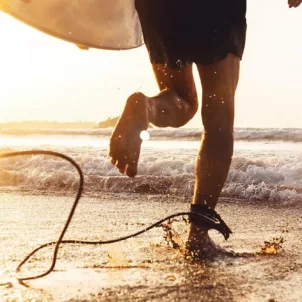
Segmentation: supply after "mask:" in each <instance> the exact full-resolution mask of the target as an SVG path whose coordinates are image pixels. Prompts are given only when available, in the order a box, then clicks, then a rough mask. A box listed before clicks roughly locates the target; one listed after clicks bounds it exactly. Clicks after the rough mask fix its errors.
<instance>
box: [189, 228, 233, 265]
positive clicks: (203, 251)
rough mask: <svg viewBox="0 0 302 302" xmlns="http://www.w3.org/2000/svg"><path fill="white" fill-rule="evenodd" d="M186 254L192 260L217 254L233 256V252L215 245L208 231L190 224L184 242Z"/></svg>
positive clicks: (213, 256) (211, 257) (210, 257)
mask: <svg viewBox="0 0 302 302" xmlns="http://www.w3.org/2000/svg"><path fill="white" fill-rule="evenodd" d="M186 256H187V258H189V259H192V260H209V259H213V258H216V257H218V256H234V253H233V252H232V251H230V252H228V251H226V250H224V249H223V248H221V247H220V246H218V245H216V244H215V243H214V242H213V240H212V239H211V238H210V237H209V235H208V231H204V230H201V229H200V228H198V227H197V226H195V225H193V224H192V225H191V228H190V233H189V237H188V241H187V244H186Z"/></svg>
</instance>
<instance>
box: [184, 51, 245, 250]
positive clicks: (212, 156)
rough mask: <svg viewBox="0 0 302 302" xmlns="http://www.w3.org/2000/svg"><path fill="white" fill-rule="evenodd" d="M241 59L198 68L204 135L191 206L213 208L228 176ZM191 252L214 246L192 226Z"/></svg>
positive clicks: (233, 58) (228, 58)
mask: <svg viewBox="0 0 302 302" xmlns="http://www.w3.org/2000/svg"><path fill="white" fill-rule="evenodd" d="M239 65H240V59H239V58H237V57H235V56H234V55H231V54H229V55H228V56H227V57H226V58H225V59H224V60H222V61H220V62H218V63H216V64H213V65H200V66H198V71H199V74H200V78H201V83H202V88H203V93H202V121H203V125H204V136H203V140H202V144H201V147H200V150H199V153H198V158H197V163H196V179H195V191H194V197H193V203H195V204H206V205H208V206H209V207H210V208H212V209H214V208H215V206H216V204H217V200H218V197H219V195H220V193H221V190H222V187H223V185H224V183H225V180H226V178H227V175H228V171H229V167H230V164H231V160H232V155H233V144H234V139H233V125H234V96H235V91H236V88H237V83H238V78H239ZM188 245H189V246H190V247H191V249H194V250H199V251H201V252H202V250H203V249H207V245H209V246H210V248H211V247H213V244H212V243H211V241H210V239H209V237H208V233H207V232H203V231H202V230H200V229H198V228H197V227H196V226H194V225H192V226H191V230H190V234H189V239H188Z"/></svg>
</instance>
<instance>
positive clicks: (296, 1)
mask: <svg viewBox="0 0 302 302" xmlns="http://www.w3.org/2000/svg"><path fill="white" fill-rule="evenodd" d="M301 3H302V0H288V6H289V8H292V7H298V6H299V5H300V4H301Z"/></svg>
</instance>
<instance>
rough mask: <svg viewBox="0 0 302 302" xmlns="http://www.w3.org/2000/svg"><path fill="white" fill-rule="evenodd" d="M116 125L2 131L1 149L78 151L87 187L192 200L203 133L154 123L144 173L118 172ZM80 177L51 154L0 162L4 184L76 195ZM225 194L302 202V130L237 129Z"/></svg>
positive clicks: (17, 188)
mask: <svg viewBox="0 0 302 302" xmlns="http://www.w3.org/2000/svg"><path fill="white" fill-rule="evenodd" d="M111 132H112V129H91V130H89V129H88V130H87V129H76V130H71V129H47V130H45V129H43V130H30V129H27V130H24V129H23V130H16V129H13V130H1V131H0V152H1V153H3V152H9V151H17V150H32V149H40V150H52V151H57V152H61V153H65V154H66V155H69V156H70V157H72V158H73V159H74V160H75V161H76V162H77V163H78V164H79V165H80V166H81V168H82V169H83V172H84V175H85V189H84V193H85V195H87V196H96V195H99V194H102V192H107V193H108V192H109V193H110V192H112V193H121V192H131V193H141V194H171V195H177V196H183V197H184V198H190V197H191V196H192V193H193V185H194V165H195V160H196V155H197V150H198V148H199V146H200V138H201V134H202V133H201V131H200V130H196V129H186V128H181V129H164V130H162V129H160V130H159V129H150V130H149V133H150V137H151V138H150V140H149V141H144V142H143V144H142V151H141V157H140V161H139V171H138V176H137V177H135V178H134V179H129V178H128V177H126V176H123V175H121V174H119V173H118V171H117V170H116V169H115V168H114V167H113V166H112V164H111V163H110V160H109V158H108V145H109V138H110V134H111ZM77 184H78V176H77V174H76V173H75V170H74V168H73V167H72V166H70V165H69V164H68V163H65V162H64V161H62V160H61V159H58V158H55V157H49V156H37V155H36V156H26V157H15V158H8V159H1V160H0V190H1V191H22V192H30V193H38V194H44V193H51V194H52V193H54V194H55V193H62V194H68V195H71V194H73V192H74V191H75V189H76V187H77ZM222 196H223V197H230V198H238V199H242V200H263V201H265V202H270V201H280V202H285V203H292V202H297V201H302V129H284V128H283V129H271V128H270V129H263V128H261V129H260V128H259V129H257V128H237V129H236V130H235V149H234V157H233V161H232V165H231V169H230V172H229V175H228V179H227V182H226V184H225V187H224V189H223V192H222Z"/></svg>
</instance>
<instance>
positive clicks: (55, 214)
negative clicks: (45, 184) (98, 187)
mask: <svg viewBox="0 0 302 302" xmlns="http://www.w3.org/2000/svg"><path fill="white" fill-rule="evenodd" d="M0 201H1V223H0V234H1V235H0V236H1V246H0V256H1V257H0V259H1V261H0V266H1V275H0V281H1V282H4V281H11V282H13V286H12V287H9V288H3V287H2V288H0V301H3V302H4V301H147V300H148V301H150V300H151V301H301V299H302V290H301V287H300V286H299V284H301V282H302V260H301V259H302V257H301V256H302V252H301V240H302V235H301V225H302V224H301V219H302V216H301V210H302V208H301V205H300V204H295V205H294V204H292V205H290V206H288V205H286V206H285V205H280V204H276V203H271V204H262V203H261V202H256V201H254V202H253V201H249V202H246V201H245V202H243V201H242V200H236V199H222V200H221V201H220V203H219V206H218V207H217V211H218V212H219V213H220V214H221V216H222V217H223V218H224V220H225V221H226V222H227V223H228V225H229V226H230V227H231V229H232V231H233V234H232V235H231V237H230V239H229V240H228V241H225V240H224V239H223V237H222V236H221V234H218V233H217V232H216V231H211V236H212V238H213V239H214V240H215V242H216V243H218V244H219V245H221V246H222V247H224V248H225V249H227V250H234V251H236V252H247V256H242V257H240V256H235V257H219V258H217V259H215V260H214V261H206V262H204V263H194V262H191V261H189V260H187V259H185V258H184V256H183V254H182V253H181V252H180V251H179V250H178V249H173V248H172V246H171V244H170V245H169V244H168V243H167V241H166V240H165V239H164V235H165V232H164V231H163V229H162V228H155V229H154V230H151V231H149V232H148V233H145V234H143V235H140V236H139V237H137V238H134V239H130V240H127V241H125V242H121V243H118V244H113V245H108V246H105V245H104V246H101V245H97V246H81V245H62V247H61V249H60V252H59V257H58V262H57V265H56V268H55V271H54V272H52V273H51V274H50V275H48V276H46V277H44V278H42V279H38V280H34V281H30V282H27V284H28V285H29V287H27V288H26V287H23V286H21V285H19V284H18V283H17V282H16V281H14V278H13V272H14V269H15V268H16V266H17V265H18V263H19V262H20V261H21V260H22V259H23V258H24V257H25V256H26V255H27V254H28V253H29V252H30V251H31V250H33V249H34V248H36V247H38V246H39V245H40V244H43V243H46V242H49V241H53V240H56V238H57V237H58V234H59V232H60V230H61V228H62V227H63V224H64V221H65V220H66V217H67V214H68V212H69V209H70V206H71V204H72V202H73V199H72V197H66V196H54V195H50V196H42V195H40V196H39V195H28V194H16V193H15V194H12V193H2V194H0ZM188 208H189V203H188V202H187V201H185V200H184V199H183V198H180V197H173V196H167V195H162V196H161V195H149V196H146V195H145V194H144V195H142V194H122V193H119V194H108V193H107V194H103V195H102V196H99V197H97V198H96V197H95V198H92V197H84V198H83V199H82V200H81V202H80V204H79V206H78V209H77V210H76V214H75V216H74V219H73V221H72V223H71V225H70V229H69V230H68V232H67V234H66V237H65V239H78V240H80V239H81V240H106V239H112V238H115V237H119V236H121V235H126V234H129V233H132V232H134V231H137V230H140V229H143V228H145V227H147V226H148V225H149V224H152V223H154V222H155V221H156V220H158V219H160V218H162V217H163V216H166V215H169V214H173V213H175V212H179V211H187V210H188ZM21 218H22V219H21ZM174 224H175V229H176V230H177V232H178V233H179V234H180V236H181V238H182V239H183V240H185V238H186V230H187V226H186V224H185V223H184V222H181V221H180V222H175V223H173V225H174ZM173 227H174V226H173ZM280 236H282V237H283V238H284V243H283V248H282V249H280V250H279V251H278V253H277V254H276V255H253V254H255V253H256V252H259V251H260V250H261V247H263V245H264V241H272V240H273V238H276V237H280ZM109 255H110V257H111V260H110V257H109ZM51 256H52V249H51V248H46V249H45V250H42V251H41V252H39V253H38V254H37V255H36V256H35V257H34V258H33V259H32V261H30V263H29V264H28V265H26V266H25V267H24V269H23V272H22V273H23V274H25V275H33V274H36V273H39V272H42V271H45V270H47V268H48V266H49V264H50V259H51Z"/></svg>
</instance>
